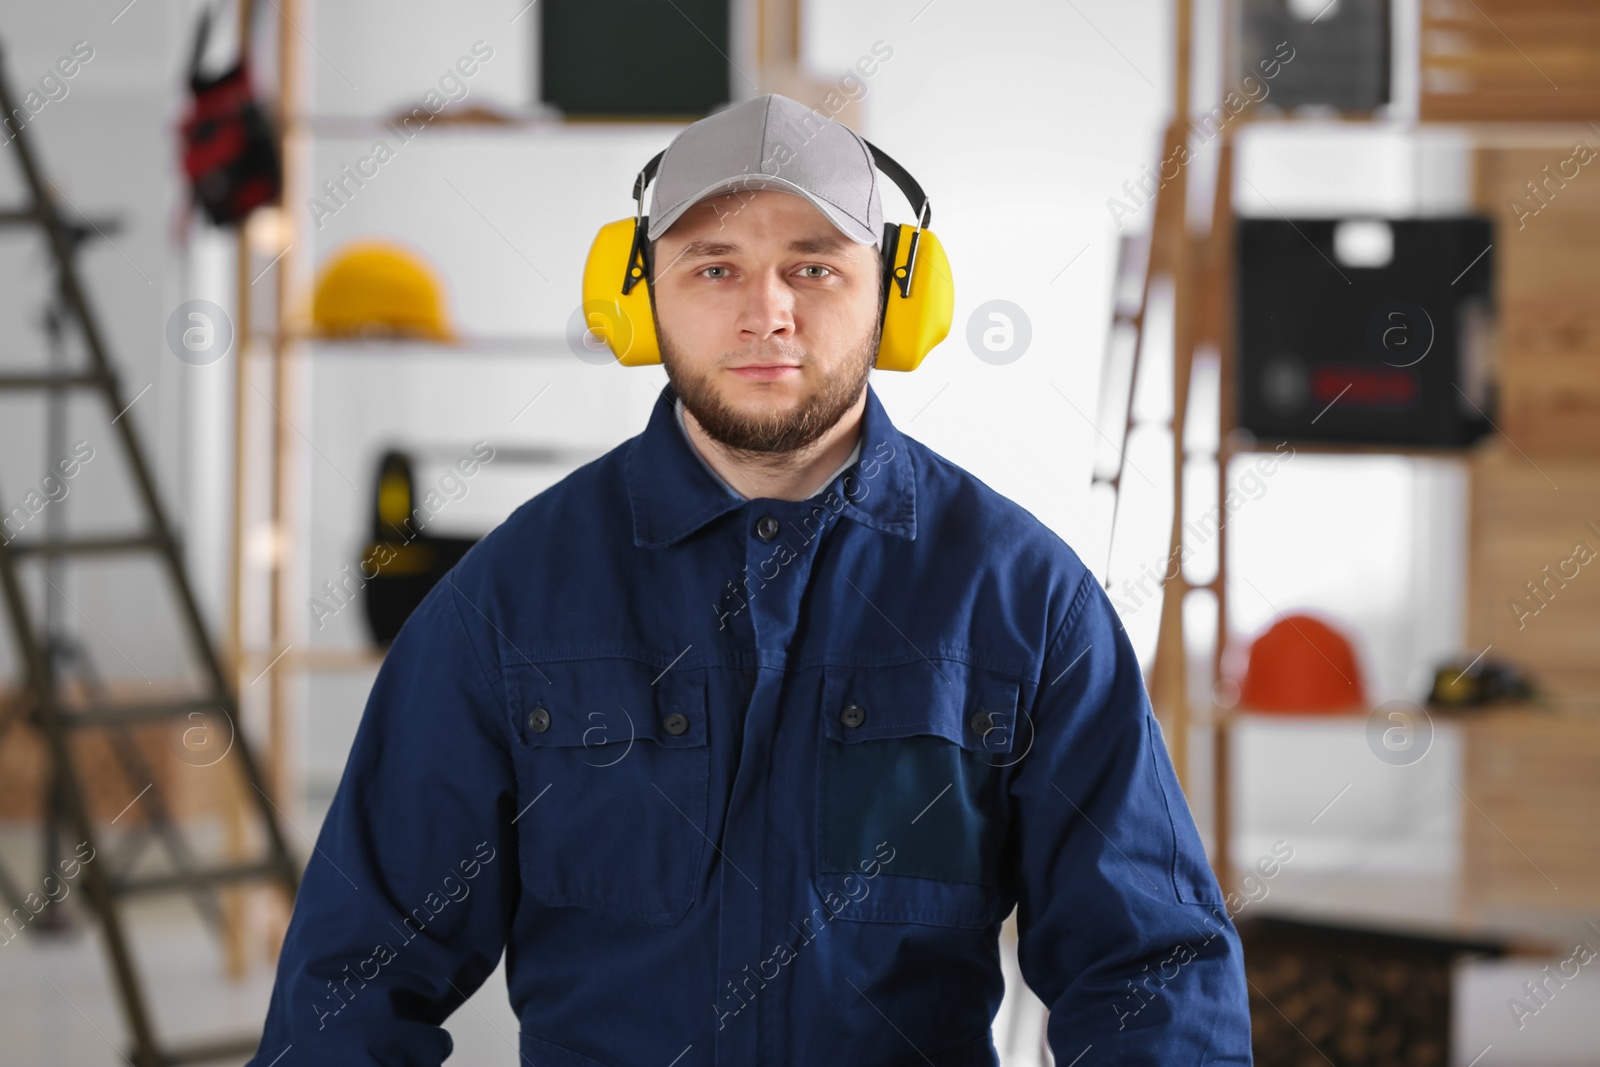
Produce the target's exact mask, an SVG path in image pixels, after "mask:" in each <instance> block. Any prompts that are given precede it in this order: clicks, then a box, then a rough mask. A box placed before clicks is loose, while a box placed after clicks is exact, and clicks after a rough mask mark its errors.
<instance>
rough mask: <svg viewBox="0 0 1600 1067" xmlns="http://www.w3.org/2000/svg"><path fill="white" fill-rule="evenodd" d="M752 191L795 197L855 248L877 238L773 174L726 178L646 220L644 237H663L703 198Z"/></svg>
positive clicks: (822, 201)
mask: <svg viewBox="0 0 1600 1067" xmlns="http://www.w3.org/2000/svg"><path fill="white" fill-rule="evenodd" d="M755 189H775V190H777V191H779V192H784V193H792V194H793V195H795V196H799V197H804V198H805V200H806V202H807V203H809V204H810V205H811V206H812V207H814V208H816V209H817V210H818V211H820V212H822V214H823V216H824V217H826V218H827V220H828V221H829V222H831V223H833V225H834V227H835V228H836V229H837V230H839V232H840V233H843V234H844V235H845V236H846V237H848V238H850V240H852V241H854V242H856V243H857V244H863V245H876V244H877V243H878V241H879V239H880V237H881V235H880V234H876V233H872V232H871V231H870V230H869V229H868V227H866V226H864V225H863V224H862V223H860V222H858V221H857V220H855V219H853V218H851V217H850V215H849V214H848V213H847V212H845V211H843V210H842V209H840V208H839V207H838V206H837V205H835V204H830V203H828V202H827V201H826V200H823V199H821V198H819V197H817V196H816V195H814V194H813V193H811V192H810V191H809V190H806V189H802V188H801V187H800V186H798V185H796V184H795V183H794V182H792V181H789V180H788V179H787V178H780V177H778V176H777V175H774V174H762V175H741V176H739V177H737V178H730V179H728V180H727V181H724V182H718V183H717V184H715V185H712V186H710V187H708V188H705V189H702V190H700V192H698V193H696V194H695V195H694V196H692V197H690V198H689V199H688V200H685V201H684V202H683V203H682V204H679V205H678V206H677V207H674V208H671V209H670V210H668V211H665V212H663V213H662V214H661V215H660V216H654V215H652V216H651V217H650V226H649V229H648V231H647V236H648V237H649V239H650V240H652V241H654V240H655V239H656V238H658V237H660V236H661V235H662V234H664V233H666V232H667V230H669V229H671V228H672V224H673V223H675V222H677V221H678V219H680V218H681V217H683V215H684V213H685V212H687V211H688V210H689V209H690V208H692V207H694V206H695V205H696V204H698V203H700V202H701V201H702V200H704V199H706V198H707V197H711V196H719V195H721V194H723V193H731V192H734V191H735V190H737V191H739V192H745V191H747V190H755ZM734 210H737V209H734Z"/></svg>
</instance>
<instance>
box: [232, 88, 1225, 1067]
mask: <svg viewBox="0 0 1600 1067" xmlns="http://www.w3.org/2000/svg"><path fill="white" fill-rule="evenodd" d="M806 122H810V123H811V128H812V133H811V135H810V136H809V137H808V139H807V140H806V142H805V144H804V146H803V147H802V148H801V149H800V152H801V154H802V156H803V157H804V159H805V160H806V161H807V165H806V166H803V167H788V168H783V167H779V166H777V165H774V164H771V163H767V165H766V169H762V167H761V163H760V162H752V161H765V160H769V159H770V158H771V156H770V155H769V149H770V148H771V146H772V142H773V141H774V139H775V138H777V137H780V136H790V137H792V135H793V131H794V130H796V129H798V128H803V125H804V123H806ZM815 126H816V118H815V116H812V115H810V114H808V113H807V112H806V110H805V109H804V108H803V106H802V105H799V104H797V103H795V102H794V101H792V100H788V99H787V98H784V97H780V96H769V97H763V98H760V99H758V100H754V101H749V102H746V103H743V104H740V105H737V106H735V107H732V108H729V109H727V110H725V111H722V112H719V113H717V114H715V115H712V116H710V117H708V118H706V119H703V120H701V121H700V122H698V123H695V124H694V125H692V126H690V127H689V128H688V130H686V131H685V132H684V133H683V134H680V135H679V137H678V139H676V140H675V141H674V142H673V145H672V146H670V147H669V148H668V150H667V152H666V154H665V156H664V157H663V159H662V161H661V164H660V170H659V173H658V174H657V177H656V184H655V194H654V200H653V207H652V211H651V213H650V221H649V224H648V225H649V229H648V236H649V238H650V239H651V241H652V242H653V247H652V256H651V263H652V264H653V270H652V273H651V279H650V291H651V293H652V295H653V301H654V308H655V318H656V325H657V329H658V337H659V341H660V345H661V353H662V358H663V362H664V364H665V367H666V371H667V376H668V385H667V386H666V387H665V388H663V390H662V391H661V394H660V397H659V398H658V400H657V403H656V406H655V410H654V412H653V413H652V415H651V417H650V420H649V425H648V426H647V427H646V428H645V429H644V432H643V433H641V434H640V435H638V436H637V437H634V438H633V439H631V440H630V441H628V442H626V443H624V444H623V445H621V446H619V447H618V448H616V449H614V450H613V451H611V452H610V453H608V454H607V455H605V456H604V457H602V458H601V459H599V460H597V461H595V462H594V463H591V464H589V465H588V466H585V467H583V468H581V469H579V470H578V471H576V472H574V473H573V474H572V475H570V476H569V477H567V478H566V479H565V480H563V481H562V482H560V483H559V484H557V485H556V486H554V487H552V488H551V489H549V490H547V491H546V492H544V493H541V494H539V495H538V496H536V497H534V498H533V499H532V500H530V501H528V502H527V503H526V504H524V505H523V506H522V507H520V508H519V509H518V510H517V511H516V512H515V513H514V514H513V515H512V516H511V517H510V518H509V519H507V520H506V522H505V523H503V524H502V525H501V526H500V527H498V528H497V529H496V530H495V531H493V532H492V533H491V534H490V535H489V536H488V537H486V538H485V539H484V540H483V541H482V542H480V543H479V544H478V545H477V546H476V547H475V548H474V549H473V550H472V551H471V552H470V553H469V554H468V555H467V556H466V558H465V559H464V560H462V562H461V563H460V564H459V565H458V566H457V567H456V568H455V569H454V570H453V571H452V572H451V573H450V574H449V575H447V577H446V579H445V580H444V581H442V582H441V583H440V584H439V585H438V586H437V587H435V589H434V590H433V591H432V592H431V593H430V594H429V596H428V597H427V599H426V600H425V601H424V602H423V604H422V605H421V607H419V608H418V609H417V611H416V613H415V614H414V615H413V616H412V617H411V618H410V619H409V620H408V621H407V622H406V624H405V627H404V628H403V630H402V631H401V633H400V635H399V637H398V638H397V639H396V641H395V643H394V644H393V646H392V647H391V649H390V651H389V654H388V657H387V658H386V660H385V662H384V665H383V668H382V670H381V671H380V672H379V675H378V678H377V681H376V683H375V685H374V687H373V690H372V693H371V696H370V698H369V701H368V704H367V708H366V712H365V715H364V717H363V719H362V722H361V727H360V729H359V731H358V733H357V736H356V739H355V743H354V746H353V748H352V750H351V753H350V757H349V762H348V764H347V766H346V768H345V773H344V778H343V781H342V782H341V784H340V786H339V790H338V792H337V794H336V796H335V798H334V801H333V806H332V809H331V810H330V812H329V814H328V817H327V821H326V822H325V824H324V825H323V828H322V832H321V835H320V837H319V839H318V842H317V848H316V852H315V854H314V855H313V856H312V858H311V860H310V863H309V866H308V868H307V871H306V875H305V881H304V885H303V888H302V889H301V893H300V898H299V900H298V902H297V904H296V908H295V913H294V917H293V920H292V922H291V923H290V927H289V932H288V938H287V941H286V943H285V945H284V949H283V956H282V959H281V962H280V965H279V971H278V982H277V987H276V990H275V992H274V994H273V999H272V1006H271V1011H270V1014H269V1016H268V1019H267V1025H266V1032H265V1035H264V1037H263V1041H262V1044H261V1047H260V1051H259V1053H258V1055H257V1057H256V1059H255V1060H253V1061H252V1063H253V1064H254V1065H255V1067H267V1065H268V1064H280V1067H292V1065H294V1064H322V1063H327V1064H341V1065H354V1064H378V1063H382V1064H430V1065H434V1064H438V1063H440V1062H441V1061H442V1060H443V1059H444V1058H445V1056H446V1055H448V1053H449V1051H450V1047H451V1045H450V1039H449V1036H448V1034H447V1033H446V1032H445V1031H444V1030H443V1029H441V1028H440V1024H441V1023H442V1022H443V1021H444V1019H445V1018H446V1017H447V1016H448V1015H449V1014H450V1013H451V1012H452V1011H453V1010H454V1009H455V1008H457V1007H459V1006H460V1005H461V1003H462V1002H463V1001H464V1000H465V999H466V998H467V996H468V995H469V994H470V993H471V992H472V991H473V990H474V989H476V988H477V987H478V986H479V985H480V984H481V983H482V982H483V980H484V979H485V978H486V977H487V976H488V975H489V974H490V973H491V972H492V971H493V970H494V968H495V966H496V963H497V961H498V959H499V956H500V953H501V951H502V949H504V951H505V953H506V974H507V980H508V984H509V987H510V995H511V1001H512V1005H513V1007H514V1008H515V1010H516V1012H517V1015H518V1017H519V1019H520V1022H521V1031H522V1032H521V1035H520V1052H521V1054H522V1058H523V1060H524V1061H526V1062H527V1063H530V1064H537V1065H540V1067H543V1065H545V1064H554V1065H571V1067H639V1065H645V1064H656V1065H660V1067H667V1065H669V1064H675V1065H677V1067H709V1065H713V1064H715V1065H718V1067H752V1065H768V1064H771V1065H778V1064H794V1065H845V1064H849V1065H865V1067H890V1065H899V1064H906V1065H910V1064H921V1063H928V1064H933V1065H935V1067H968V1065H973V1067H976V1065H982V1067H993V1065H995V1064H997V1063H998V1062H999V1061H998V1058H997V1056H996V1053H995V1049H994V1045H993V1042H992V1040H991V1038H990V1025H991V1023H992V1021H993V1018H994V1015H995V1012H996V1010H997V1009H998V1006H999V1003H1000V999H1001V994H1002V989H1003V978H1002V973H1001V969H1000V963H999V948H998V933H999V929H1000V925H1001V923H1002V922H1003V921H1004V919H1005V918H1006V916H1007V915H1008V914H1009V913H1010V912H1011V910H1012V908H1013V907H1015V908H1016V909H1017V918H1018V927H1019V932H1020V938H1021V941H1020V961H1021V967H1022V973H1023V976H1024V978H1026V980H1027V982H1028V984H1029V985H1030V986H1031V987H1032V989H1033V990H1034V991H1035V992H1036V993H1038V994H1039V996H1040V997H1042V998H1043V1000H1044V1002H1045V1003H1046V1004H1047V1005H1048V1006H1049V1008H1050V1012H1051V1014H1050V1021H1049V1028H1048V1031H1049V1041H1050V1045H1051V1047H1052V1049H1053V1051H1054V1054H1055V1056H1056V1058H1057V1061H1058V1062H1059V1063H1060V1064H1063V1065H1065V1064H1068V1063H1072V1062H1076V1061H1077V1059H1078V1057H1080V1056H1083V1057H1086V1058H1085V1059H1084V1060H1083V1061H1082V1062H1083V1063H1084V1064H1086V1065H1087V1064H1162V1065H1172V1064H1200V1063H1206V1064H1221V1063H1229V1064H1245V1063H1248V1062H1249V1058H1250V1051H1249V1020H1248V1016H1247V1010H1246V997H1245V991H1244V984H1245V983H1244V976H1243V967H1242V962H1241V955H1240V949H1239V943H1238V938H1237V935H1236V933H1235V931H1234V929H1233V927H1232V925H1231V924H1230V923H1229V921H1228V916H1227V912H1226V909H1225V907H1224V906H1223V898H1222V896H1221V893H1220V892H1219V889H1218V886H1217V884H1216V882H1215V880H1214V879H1213V877H1212V875H1211V873H1210V870H1209V869H1208V867H1207V865H1206V860H1205V856H1204V854H1203V852H1202V850H1201V847H1200V843H1199V840H1198V837H1197V835H1196V833H1195V829H1194V826H1193V823H1192V822H1191V820H1190V817H1189V814H1188V811H1187V809H1186V807H1185V804H1184V798H1183V795H1182V794H1181V792H1180V791H1179V789H1178V786H1177V781H1176V778H1175V776H1174V774H1173V771H1172V767H1171V764H1170V762H1169V761H1168V758H1167V754H1166V751H1165V749H1164V747H1163V745H1162V741H1161V736H1160V733H1159V732H1158V728H1157V726H1156V723H1155V720H1154V718H1153V717H1152V715H1151V712H1150V707H1149V703H1148V700H1147V698H1146V695H1145V691H1144V688H1143V684H1142V681H1141V678H1140V673H1139V666H1138V663H1137V661H1136V660H1135V657H1134V655H1133V652H1132V649H1131V647H1130V646H1129V643H1128V640H1127V637H1126V636H1125V635H1124V633H1123V631H1122V627H1121V626H1120V624H1119V623H1118V620H1117V617H1116V615H1115V614H1114V612H1113V611H1112V609H1111V606H1110V603H1109V601H1108V599H1107V597H1106V596H1105V594H1104V592H1103V590H1102V589H1101V587H1100V585H1099V584H1098V582H1097V581H1096V580H1095V578H1094V576H1093V575H1092V574H1090V573H1089V572H1088V571H1087V570H1086V569H1085V567H1084V566H1083V564H1082V563H1081V562H1080V561H1079V559H1078V557H1077V556H1076V555H1075V554H1074V553H1073V551H1072V550H1071V549H1070V548H1069V547H1067V545H1066V544H1064V543H1063V542H1062V541H1061V540H1060V539H1059V538H1058V537H1056V536H1055V535H1054V534H1053V533H1051V532H1050V531H1049V530H1048V529H1046V528H1045V527H1044V526H1043V525H1041V524H1040V523H1039V522H1038V521H1037V520H1036V519H1034V518H1033V516H1031V515H1030V514H1029V513H1027V512H1026V511H1024V510H1023V509H1022V508H1021V507H1019V506H1017V505H1016V504H1014V503H1012V502H1010V501H1008V500H1006V499H1005V498H1003V497H1001V496H999V495H998V494H996V493H995V492H994V491H992V490H991V489H989V488H988V487H987V486H985V485H984V484H983V483H982V482H980V481H978V480H977V479H976V478H974V477H973V476H971V475H970V474H968V473H966V472H965V471H963V470H961V469H960V468H959V467H957V466H955V465H954V464H952V463H950V462H949V461H948V460H946V459H944V458H942V457H940V456H939V455H937V454H935V453H934V452H932V451H931V450H929V449H928V448H926V447H925V446H923V445H921V444H919V443H918V442H916V441H914V440H912V439H911V438H909V437H906V436H905V435H903V434H902V433H900V432H899V431H898V430H897V429H896V428H895V427H894V425H893V424H892V423H891V422H890V420H889V418H888V415H887V414H886V412H885V411H884V409H883V407H882V405H881V404H880V403H879V401H878V398H877V395H876V394H875V393H874V391H873V390H872V389H871V387H870V386H869V385H868V382H867V379H868V372H869V370H870V368H871V366H872V364H873V360H874V356H875V352H876V349H877V337H878V332H879V329H880V323H879V316H880V314H881V310H882V307H883V303H884V296H883V293H884V288H883V279H882V277H881V272H880V267H879V252H878V247H877V243H876V242H877V241H878V239H879V234H880V232H881V230H882V209H881V205H880V202H879V196H878V187H877V176H876V172H875V171H874V170H873V168H872V166H871V163H870V162H869V161H870V159H871V156H870V155H869V154H868V152H867V151H866V146H865V143H864V142H862V141H861V140H860V138H858V137H857V136H856V135H855V134H854V133H853V132H851V131H850V130H848V129H847V128H845V127H844V126H842V125H840V124H838V123H834V122H832V121H831V120H830V121H827V122H825V123H824V124H823V125H822V127H821V128H820V129H816V128H815ZM675 148H682V149H683V150H682V151H679V152H675V151H674V149H675ZM824 163H825V164H826V165H823V164H824ZM752 170H760V171H761V173H764V174H766V175H768V176H769V179H770V180H768V181H766V182H764V183H763V182H761V181H756V182H754V183H752V181H751V171H752ZM730 190H732V191H731V192H730ZM280 1056H281V1057H282V1059H281V1061H280V1060H278V1059H277V1057H280Z"/></svg>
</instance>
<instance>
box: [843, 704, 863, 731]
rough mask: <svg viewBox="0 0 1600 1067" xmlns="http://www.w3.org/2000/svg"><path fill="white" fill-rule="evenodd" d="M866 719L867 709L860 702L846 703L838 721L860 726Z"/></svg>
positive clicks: (847, 724)
mask: <svg viewBox="0 0 1600 1067" xmlns="http://www.w3.org/2000/svg"><path fill="white" fill-rule="evenodd" d="M866 719H867V709H866V708H864V707H862V706H861V705H860V704H846V705H845V708H844V711H843V712H841V713H840V714H839V721H840V722H842V723H844V724H845V725H846V726H852V727H854V726H860V725H861V724H862V723H863V722H865V721H866Z"/></svg>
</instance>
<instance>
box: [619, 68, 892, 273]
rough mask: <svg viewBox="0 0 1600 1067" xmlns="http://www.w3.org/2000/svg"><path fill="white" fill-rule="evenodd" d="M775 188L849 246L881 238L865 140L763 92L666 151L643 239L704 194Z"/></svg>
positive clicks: (685, 134) (707, 121) (704, 121)
mask: <svg viewBox="0 0 1600 1067" xmlns="http://www.w3.org/2000/svg"><path fill="white" fill-rule="evenodd" d="M747 189H778V190H782V191H783V192H788V193H794V194H795V195H797V196H803V197H805V198H806V199H807V200H809V201H810V202H811V203H812V204H813V205H814V206H815V207H816V208H817V210H818V211H821V212H822V213H823V214H824V215H826V216H827V217H828V221H830V222H832V223H833V224H834V225H835V226H837V227H838V228H839V230H840V231H841V232H842V233H844V235H845V236H846V237H849V238H850V239H851V240H852V241H856V242H858V243H860V244H870V245H876V244H878V243H879V241H880V240H881V239H882V237H883V205H882V203H881V202H880V201H879V199H878V172H877V170H876V169H875V168H874V166H873V162H872V152H871V150H870V149H869V148H868V147H867V142H866V141H865V140H864V139H863V138H862V137H861V136H860V135H859V134H857V133H856V132H855V131H854V130H852V129H850V127H848V126H846V125H844V124H843V123H841V122H836V121H835V120H833V119H831V118H829V117H828V116H826V115H824V114H822V113H821V112H819V111H816V110H814V109H812V108H809V107H807V106H806V105H804V104H802V103H800V102H799V101H798V100H791V99H789V98H788V97H787V96H780V95H778V94H777V93H768V94H767V95H766V96H758V97H756V98H755V99H754V100H746V101H744V102H743V103H739V104H735V105H733V106H732V107H729V108H726V109H724V110H722V111H718V112H716V113H714V114H711V115H707V116H706V117H705V118H703V119H701V120H699V121H698V122H696V123H694V124H693V125H691V126H689V127H688V128H687V129H685V130H683V131H682V132H681V133H679V134H678V136H676V137H674V138H673V139H672V143H671V144H669V145H667V149H666V152H665V153H664V154H663V155H662V157H661V163H660V165H659V168H658V170H657V171H656V179H655V189H654V192H653V193H652V194H651V198H650V226H649V230H648V233H647V236H648V238H649V239H650V240H652V241H653V240H655V239H656V238H657V237H660V236H661V235H662V234H663V233H665V232H666V231H667V229H668V228H669V227H670V226H671V225H672V224H673V223H674V222H676V221H678V218H679V217H680V216H681V215H682V214H683V213H684V212H685V211H688V210H689V209H690V208H691V207H693V206H694V205H695V204H697V203H699V202H700V201H701V200H703V199H705V198H706V197H708V196H714V195H716V194H719V193H728V192H733V191H740V192H743V191H744V190H747Z"/></svg>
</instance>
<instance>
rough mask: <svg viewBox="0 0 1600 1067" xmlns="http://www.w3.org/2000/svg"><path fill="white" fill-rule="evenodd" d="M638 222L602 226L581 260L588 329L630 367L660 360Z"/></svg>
mask: <svg viewBox="0 0 1600 1067" xmlns="http://www.w3.org/2000/svg"><path fill="white" fill-rule="evenodd" d="M637 225H638V220H637V219H633V218H626V219H619V220H618V221H616V222H612V223H607V224H606V225H604V226H602V227H600V232H599V233H597V234H595V237H594V243H593V244H592V245H590V246H589V258H588V259H587V260H586V261H585V262H584V264H583V318H584V321H585V322H586V323H588V325H589V332H591V333H593V334H594V335H595V336H597V337H599V338H600V339H601V340H603V341H605V343H606V347H608V348H610V349H611V351H612V354H614V355H615V356H616V357H617V361H618V362H619V363H622V364H623V365H624V366H628V367H639V366H644V365H646V364H650V363H660V362H661V347H660V345H659V344H658V343H657V342H656V320H655V319H654V318H653V317H652V316H651V314H650V289H649V285H650V283H649V282H648V281H647V280H646V279H645V277H644V263H643V261H642V259H641V257H640V256H638V255H636V251H637V249H636V247H635V244H634V230H635V227H636V226H637ZM629 282H631V284H628V283H629ZM625 285H626V286H627V288H628V291H627V292H623V288H624V286H625Z"/></svg>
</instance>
